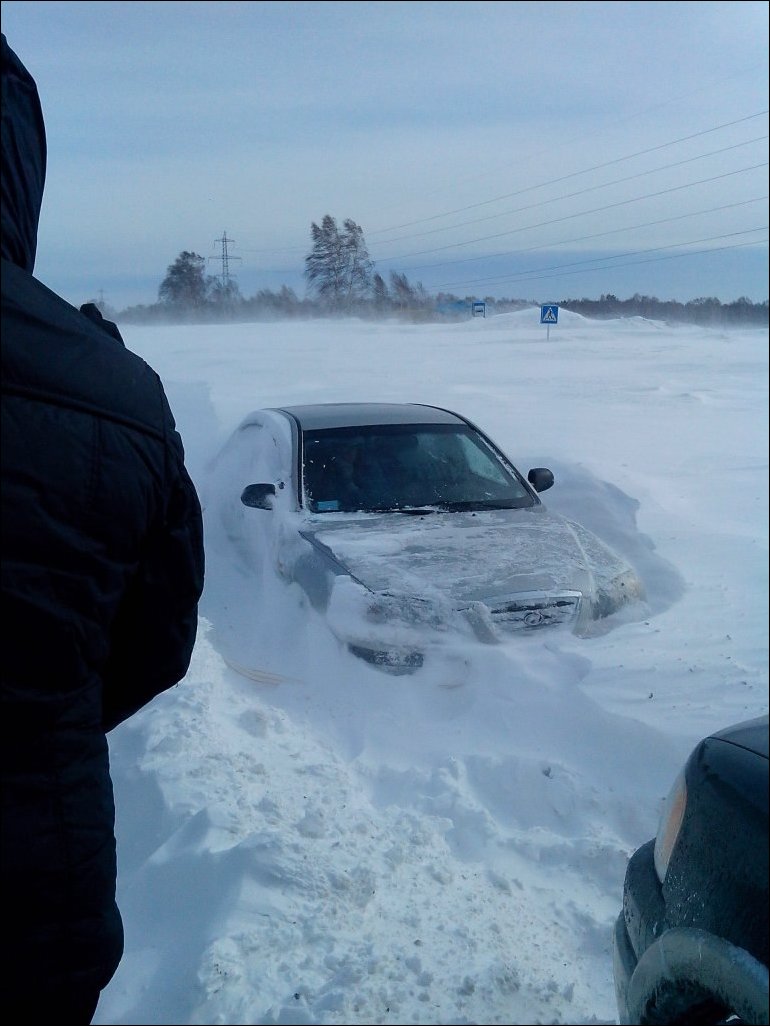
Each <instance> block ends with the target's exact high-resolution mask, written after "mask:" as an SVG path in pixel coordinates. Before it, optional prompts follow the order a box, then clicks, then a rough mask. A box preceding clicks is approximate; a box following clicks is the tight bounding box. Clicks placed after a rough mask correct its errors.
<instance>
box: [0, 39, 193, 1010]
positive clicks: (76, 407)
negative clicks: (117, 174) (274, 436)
mask: <svg viewBox="0 0 770 1026" xmlns="http://www.w3.org/2000/svg"><path fill="white" fill-rule="evenodd" d="M2 90H3V91H2V335H1V336H0V339H1V348H2V435H1V436H0V443H1V449H2V612H0V625H2V629H3V640H2V699H3V701H2V717H1V719H0V723H1V724H2V726H1V727H0V730H1V731H2V737H1V739H0V762H1V766H2V821H1V822H0V830H1V835H0V836H1V837H2V893H3V899H2V901H3V904H2V920H1V921H2V927H0V931H1V932H2V936H3V945H2V961H3V965H2V972H3V976H4V979H3V988H4V990H5V988H6V986H10V987H11V988H16V989H18V990H20V991H21V992H22V993H23V992H24V990H25V988H26V990H27V993H28V994H30V995H33V994H34V993H35V992H36V990H38V991H39V989H40V988H46V987H53V988H54V989H55V988H58V987H60V986H63V985H66V983H67V982H68V981H69V982H72V981H74V982H75V983H76V984H78V985H81V984H85V985H86V986H95V987H97V988H99V987H103V986H104V985H105V984H106V983H107V981H108V980H109V979H110V977H111V976H112V974H113V973H114V971H115V968H116V966H117V964H118V962H119V960H120V956H121V952H122V926H121V922H120V916H119V913H118V910H117V907H116V905H115V882H116V865H115V839H114V833H113V826H114V807H113V797H112V785H111V781H110V775H109V763H108V751H107V739H106V736H105V732H106V731H109V730H110V729H111V728H112V727H114V726H116V725H117V724H118V723H120V722H121V721H122V720H124V719H126V717H128V716H130V715H131V714H132V713H134V712H135V711H136V710H138V709H139V708H140V707H141V706H143V705H144V704H145V703H147V702H148V701H149V700H150V699H152V698H153V697H154V696H155V695H157V694H158V693H159V692H161V691H164V690H165V689H167V688H169V687H171V686H172V685H174V684H175V683H177V682H178V681H179V680H180V679H181V678H182V677H183V676H184V675H185V673H186V672H187V668H188V665H189V662H190V657H191V654H192V649H193V644H194V641H195V634H196V627H197V605H198V600H199V597H200V594H201V589H202V585H203V543H202V527H201V511H200V505H199V502H198V498H197V495H196V493H195V489H194V487H193V485H192V482H191V481H190V478H189V476H188V474H187V472H186V470H185V466H184V461H183V451H182V444H181V440H180V438H179V436H178V434H177V432H176V430H175V426H174V421H173V418H172V415H171V411H170V409H169V406H168V403H167V401H166V397H165V395H164V391H163V388H162V386H161V382H160V380H159V378H158V376H157V374H155V372H154V371H153V370H152V369H151V368H150V367H148V366H147V364H146V363H144V362H143V361H142V360H141V359H140V358H139V357H137V356H136V355H134V354H133V353H131V352H130V351H129V350H127V349H126V347H125V346H124V344H123V342H122V341H121V339H120V335H119V333H118V331H117V329H116V328H115V326H114V325H108V324H100V323H99V321H100V317H99V314H98V311H95V310H94V309H87V310H86V311H85V313H81V312H80V311H78V310H77V309H75V308H74V307H72V306H70V305H69V304H68V303H66V302H65V301H64V300H63V299H61V298H60V297H59V296H57V295H55V294H54V293H53V292H51V291H50V290H49V289H48V288H46V287H45V286H44V285H43V284H41V283H40V282H39V281H37V280H36V279H35V278H34V277H33V275H32V270H33V266H34V258H35V246H36V236H37V218H38V214H39V211H40V206H41V199H42V190H43V181H44V174H45V135H44V130H43V119H42V115H41V113H40V105H39V101H38V97H37V90H36V87H35V83H34V81H33V80H32V79H31V77H30V76H29V74H28V72H27V71H26V69H25V68H24V66H23V65H22V64H21V63H20V62H19V60H18V58H17V57H16V55H15V54H14V53H13V51H12V50H10V49H9V47H8V45H7V42H6V39H5V36H3V37H2ZM0 1007H3V1010H4V1011H10V1008H9V1007H8V1005H7V1004H3V1005H0Z"/></svg>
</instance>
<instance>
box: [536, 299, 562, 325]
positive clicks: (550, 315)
mask: <svg viewBox="0 0 770 1026" xmlns="http://www.w3.org/2000/svg"><path fill="white" fill-rule="evenodd" d="M540 323H541V324H558V323H559V306H558V304H557V303H544V304H543V305H542V306H541V307H540Z"/></svg>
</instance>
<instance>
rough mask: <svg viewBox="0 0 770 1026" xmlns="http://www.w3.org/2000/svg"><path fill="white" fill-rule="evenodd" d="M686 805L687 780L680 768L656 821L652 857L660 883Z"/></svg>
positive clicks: (664, 874)
mask: <svg viewBox="0 0 770 1026" xmlns="http://www.w3.org/2000/svg"><path fill="white" fill-rule="evenodd" d="M686 807H687V782H686V780H685V775H684V770H683V769H682V770H680V771H679V773H678V774H677V777H676V780H675V781H674V783H673V784H672V786H671V790H670V791H669V792H668V797H667V798H666V801H665V803H664V805H663V811H662V812H661V815H660V822H659V823H658V832H657V834H656V835H655V849H654V853H653V859H654V862H655V872H656V873H657V875H658V879H659V880H660V882H661V883H663V881H664V880H665V879H666V871H667V870H668V864H669V862H670V861H671V853H672V852H673V850H674V847H675V845H676V842H677V839H678V837H679V831H680V829H681V827H682V821H683V820H684V811H685V809H686Z"/></svg>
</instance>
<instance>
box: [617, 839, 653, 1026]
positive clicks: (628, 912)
mask: <svg viewBox="0 0 770 1026" xmlns="http://www.w3.org/2000/svg"><path fill="white" fill-rule="evenodd" d="M654 848H655V840H654V839H653V840H651V841H648V842H647V843H646V844H643V845H642V846H641V848H639V849H637V851H635V852H634V854H633V855H632V856H631V859H630V860H629V863H628V866H627V867H626V876H625V881H624V884H623V910H622V912H621V913H620V915H619V916H618V918H617V920H616V922H615V930H614V934H613V953H612V961H613V972H614V977H615V998H616V1001H617V1005H618V1015H619V1021H620V1022H621V1023H627V1022H629V1019H628V986H629V983H630V981H631V977H632V976H633V974H634V971H635V969H636V966H637V964H638V962H639V959H640V958H641V957H642V955H643V954H644V952H645V951H646V950H647V948H648V947H649V946H650V944H653V943H654V942H655V940H656V938H657V937H658V936H659V935H660V934H661V932H662V931H663V929H664V928H665V926H664V916H665V904H664V901H663V892H662V890H661V886H660V882H659V880H658V876H657V874H656V872H655V864H654V862H653V851H654Z"/></svg>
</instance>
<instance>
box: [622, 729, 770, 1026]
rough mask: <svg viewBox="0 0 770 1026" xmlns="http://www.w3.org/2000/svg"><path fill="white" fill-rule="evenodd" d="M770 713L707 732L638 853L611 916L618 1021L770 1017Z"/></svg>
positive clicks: (704, 1025)
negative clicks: (653, 831)
mask: <svg viewBox="0 0 770 1026" xmlns="http://www.w3.org/2000/svg"><path fill="white" fill-rule="evenodd" d="M767 888H768V717H767V716H766V715H765V716H760V717H757V718H756V719H753V720H747V721H745V722H743V723H737V724H734V725H733V726H731V727H727V728H726V729H724V730H720V731H717V732H716V733H714V734H712V735H710V736H709V737H706V738H704V739H703V740H702V741H700V742H699V743H698V744H697V745H696V747H695V748H694V749H693V751H692V752H691V754H690V756H689V758H688V759H687V762H686V764H685V765H684V767H683V769H682V770H681V772H680V773H679V774H678V775H677V777H676V779H675V781H674V783H673V785H672V787H671V790H670V792H669V795H668V797H667V799H666V801H665V804H664V806H663V811H662V814H661V817H660V822H659V825H658V831H657V834H656V836H655V837H654V838H653V839H652V840H650V841H648V842H647V843H645V844H643V845H642V846H641V847H640V848H639V849H638V850H637V851H636V852H634V854H633V855H632V857H631V859H630V861H629V863H628V866H627V869H626V874H625V880H624V886H623V907H622V911H621V912H620V914H619V915H618V918H617V920H616V923H615V932H614V943H613V952H614V977H615V993H616V997H617V1005H618V1013H619V1022H620V1023H623V1024H633V1023H636V1024H638V1026H652V1024H682V1026H685V1024H693V1026H696V1024H697V1026H717V1024H721V1023H734V1024H736V1026H739V1024H743V1026H748V1024H753V1026H760V1024H764V1023H767V1022H768V914H767V912H768V893H767Z"/></svg>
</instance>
